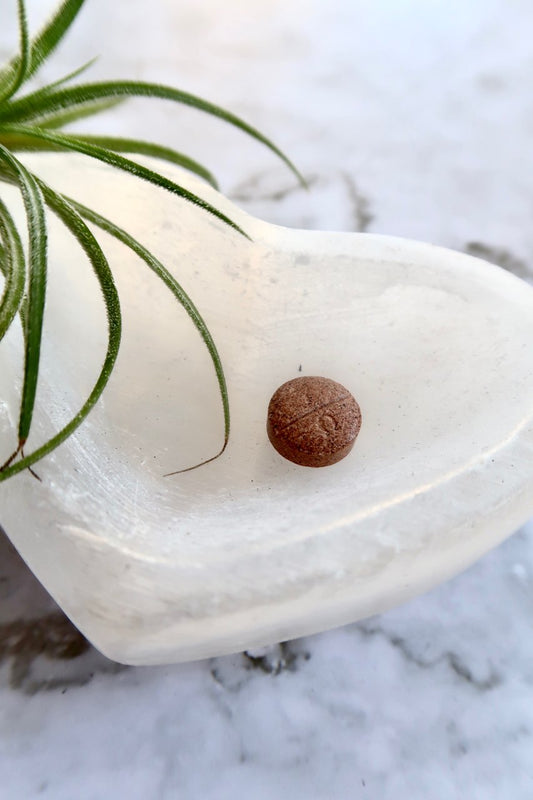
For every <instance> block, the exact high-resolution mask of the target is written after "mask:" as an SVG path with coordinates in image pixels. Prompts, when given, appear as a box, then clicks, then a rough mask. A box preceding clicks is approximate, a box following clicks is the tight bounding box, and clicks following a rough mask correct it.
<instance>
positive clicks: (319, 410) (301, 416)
mask: <svg viewBox="0 0 533 800" xmlns="http://www.w3.org/2000/svg"><path fill="white" fill-rule="evenodd" d="M360 427H361V409H360V408H359V405H358V403H357V401H356V400H355V398H354V397H353V396H352V395H351V394H350V392H349V391H348V389H346V388H345V387H344V386H342V385H341V384H340V383H337V382H336V381H332V380H330V379H329V378H318V377H303V378H294V380H292V381H288V382H287V383H284V384H283V385H282V386H280V387H279V389H277V390H276V391H275V392H274V394H273V395H272V399H271V400H270V403H269V406H268V419H267V433H268V438H269V439H270V441H271V443H272V445H273V446H274V447H275V449H276V450H277V451H278V453H280V455H282V456H284V457H285V458H287V459H288V460H289V461H292V462H294V463H295V464H299V465H300V466H303V467H328V466H330V464H335V463H336V462H337V461H340V460H341V459H342V458H344V457H345V456H347V455H348V453H349V452H350V450H351V449H352V447H353V444H354V442H355V439H356V437H357V434H358V433H359V429H360Z"/></svg>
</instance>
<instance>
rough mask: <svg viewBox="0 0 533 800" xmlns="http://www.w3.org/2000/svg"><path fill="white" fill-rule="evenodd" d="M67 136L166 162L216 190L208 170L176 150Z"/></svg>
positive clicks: (114, 138)
mask: <svg viewBox="0 0 533 800" xmlns="http://www.w3.org/2000/svg"><path fill="white" fill-rule="evenodd" d="M69 136H71V137H72V138H73V139H78V140H79V141H81V142H85V143H87V144H96V145H98V146H99V147H104V148H106V149H107V150H113V152H115V153H135V154H136V155H141V156H151V157H152V158H158V159H161V160H162V161H168V162H169V163H170V164H176V166H178V167H183V169H186V170H188V171H189V172H193V173H194V174H195V175H198V176H199V177H200V178H203V180H205V181H207V183H209V184H210V185H211V186H212V187H213V188H214V189H217V188H218V184H217V181H216V179H215V177H214V176H213V175H212V174H211V172H209V170H208V169H206V168H205V167H203V166H202V165H201V164H199V163H198V162H197V161H195V160H194V159H192V158H189V157H188V156H186V155H184V154H183V153H178V152H177V150H173V149H172V148H171V147H164V146H163V145H159V144H154V143H152V142H143V141H140V140H139V139H125V138H122V137H119V136H87V135H85V134H77V133H76V134H74V133H73V134H69Z"/></svg>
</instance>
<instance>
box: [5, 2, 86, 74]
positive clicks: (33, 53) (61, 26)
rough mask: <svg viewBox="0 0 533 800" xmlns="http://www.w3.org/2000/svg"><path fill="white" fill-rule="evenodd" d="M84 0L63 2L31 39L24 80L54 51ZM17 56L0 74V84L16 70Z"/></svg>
mask: <svg viewBox="0 0 533 800" xmlns="http://www.w3.org/2000/svg"><path fill="white" fill-rule="evenodd" d="M84 2H85V0H64V2H63V3H62V4H61V5H60V6H59V8H58V9H57V11H56V12H55V14H54V15H53V16H52V17H51V19H50V20H49V21H48V22H47V23H46V24H45V26H44V27H43V28H42V30H41V31H40V32H39V33H38V34H37V36H36V37H35V38H34V39H33V41H32V42H31V46H30V53H29V63H28V69H27V71H26V78H31V77H32V75H34V74H35V73H36V71H37V70H38V69H39V67H40V66H41V64H43V63H44V61H46V59H47V58H48V56H49V55H51V53H52V52H53V50H55V48H56V47H57V45H58V44H59V42H60V41H61V39H62V38H63V37H64V36H65V34H66V32H67V31H68V29H69V28H70V26H71V25H72V23H73V22H74V20H75V19H76V17H77V15H78V12H79V11H80V9H81V7H82V5H83V3H84ZM17 61H18V56H16V57H15V58H14V59H12V60H11V62H10V63H9V64H8V65H7V66H6V67H5V68H4V69H3V70H2V72H0V84H1V83H2V81H3V80H4V77H5V74H6V73H8V72H10V71H11V70H13V69H16V68H17Z"/></svg>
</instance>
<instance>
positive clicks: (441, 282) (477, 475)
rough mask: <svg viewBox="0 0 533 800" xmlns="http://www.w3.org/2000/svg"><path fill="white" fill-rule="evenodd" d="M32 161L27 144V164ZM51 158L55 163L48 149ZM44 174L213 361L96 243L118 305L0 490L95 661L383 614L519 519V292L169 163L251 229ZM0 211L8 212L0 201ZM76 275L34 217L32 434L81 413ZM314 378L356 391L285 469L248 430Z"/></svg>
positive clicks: (205, 650) (18, 352) (66, 412)
mask: <svg viewBox="0 0 533 800" xmlns="http://www.w3.org/2000/svg"><path fill="white" fill-rule="evenodd" d="M27 160H29V157H28V159H27ZM66 161H68V168H67V167H65V163H66ZM31 165H32V168H33V169H34V170H35V171H36V172H37V173H40V174H41V175H43V177H44V178H45V179H51V178H53V184H54V186H56V187H57V188H59V189H60V190H62V191H65V192H67V193H70V194H72V195H74V196H75V197H76V198H77V199H79V200H81V201H82V202H84V203H85V204H86V205H89V206H91V205H94V206H96V205H97V207H98V209H99V211H102V209H103V211H102V213H106V214H107V215H108V216H109V217H110V218H112V219H113V220H114V221H115V222H117V223H118V224H120V225H121V226H122V227H124V228H126V229H127V230H129V231H130V232H131V233H132V234H133V235H134V236H136V238H138V239H139V240H141V241H143V242H144V243H145V244H146V245H147V246H148V247H150V249H152V250H153V251H154V253H155V254H156V255H157V256H158V257H159V258H160V259H161V260H162V261H163V262H164V263H165V264H166V265H167V266H168V267H169V268H170V269H171V271H172V272H173V273H174V274H175V276H176V277H177V278H178V280H179V281H180V282H181V283H182V284H183V286H184V287H185V289H186V290H187V291H188V293H189V294H190V295H191V296H192V298H193V299H194V301H195V302H196V304H197V306H198V307H199V309H200V311H201V313H202V314H203V316H204V318H205V319H206V322H207V324H208V325H209V327H210V330H211V332H212V334H213V337H214V339H215V342H216V343H217V346H218V348H219V351H220V355H221V357H222V362H223V365H224V368H225V371H226V376H227V381H228V389H229V397H230V403H231V412H232V432H231V437H230V441H229V445H228V448H227V450H226V451H225V453H224V454H223V455H222V456H221V457H220V458H219V459H217V460H215V461H213V462H212V463H210V464H207V465H205V466H203V467H201V468H199V469H197V470H194V471H191V472H187V473H183V474H179V475H175V476H173V477H163V476H164V475H165V473H167V472H169V471H172V470H178V469H180V468H185V467H187V466H191V465H193V464H195V463H197V462H199V461H202V460H203V459H206V458H209V456H211V455H213V454H214V453H216V452H217V450H218V449H219V448H220V445H221V442H222V436H223V420H222V411H221V402H220V395H219V392H218V388H217V382H216V378H215V374H214V370H213V366H212V363H211V360H210V358H209V355H208V353H207V350H206V348H205V346H204V345H203V343H202V341H201V339H200V337H199V335H198V333H197V332H196V330H195V328H194V326H193V325H192V323H191V322H190V320H189V318H188V317H187V315H186V314H185V313H184V312H183V310H182V309H181V308H180V307H179V306H178V305H177V304H176V301H175V300H174V299H173V298H172V297H171V295H170V294H169V293H168V291H166V290H165V287H164V286H162V284H161V283H160V282H158V280H157V278H156V277H155V276H154V275H153V274H152V273H150V272H149V271H148V270H147V269H146V268H145V266H144V265H143V264H142V263H141V262H139V261H137V259H136V258H135V257H134V256H133V255H131V253H130V252H129V251H127V250H126V249H125V248H123V247H122V246H121V245H118V244H117V243H116V242H114V241H113V240H111V239H110V238H109V237H106V236H105V235H102V234H99V238H100V241H101V242H102V244H103V246H104V249H105V250H106V253H107V254H108V256H109V258H110V263H111V265H112V267H113V269H114V271H115V275H116V279H117V283H118V287H119V292H120V294H121V297H122V302H123V313H124V340H123V346H122V350H121V353H120V355H119V360H118V363H117V368H116V372H115V373H114V375H113V376H112V378H111V381H110V384H109V386H108V388H107V389H106V392H105V393H104V395H103V398H102V400H101V402H100V403H99V404H98V405H97V406H96V408H95V409H94V410H93V411H92V412H91V414H90V416H89V418H88V420H87V422H86V423H85V424H84V425H82V426H81V428H79V429H78V431H77V432H76V434H75V435H74V436H73V437H72V438H71V439H69V440H68V441H67V442H66V443H65V444H64V445H62V446H61V447H60V448H59V449H58V450H57V451H55V452H54V453H53V454H52V455H51V456H49V457H47V458H46V459H45V460H43V461H42V462H40V463H39V464H38V465H37V467H36V468H37V471H38V472H39V474H40V476H41V478H42V483H39V482H38V481H36V480H34V478H32V476H31V475H29V474H28V473H25V474H19V475H17V476H15V477H13V478H12V479H10V480H7V481H4V482H3V483H2V484H0V523H1V524H2V525H3V526H4V528H5V530H6V532H7V534H8V535H9V537H10V538H11V540H12V541H13V543H14V544H15V546H16V547H17V548H18V550H19V552H20V553H21V555H22V556H23V557H24V558H25V560H26V561H27V563H28V564H29V565H30V567H31V568H32V569H33V571H34V572H35V573H36V575H37V576H38V577H39V578H40V580H41V581H42V582H43V583H44V585H45V586H46V587H47V589H48V590H49V591H50V592H51V593H52V595H53V596H54V597H55V599H56V600H57V602H58V603H59V604H60V605H61V606H62V608H63V609H64V610H65V612H66V613H67V614H68V615H69V616H70V617H71V618H72V620H73V621H74V622H75V623H76V625H78V626H79V628H80V629H81V630H82V631H83V633H84V634H85V635H86V636H87V637H88V638H89V639H90V640H91V641H92V642H94V644H95V645H96V646H97V647H98V648H100V649H101V650H102V651H103V652H104V653H106V654H107V655H108V656H110V657H111V658H114V659H117V660H119V661H123V662H127V663H132V664H152V663H163V662H173V661H180V660H187V659H194V658H202V657H207V656H212V655H216V654H222V653H227V652H231V651H236V650H239V649H243V648H249V647H252V646H256V645H262V644H266V643H269V642H273V641H279V640H283V639H287V638H290V637H295V636H300V635H303V634H309V633H312V632H316V631H319V630H321V629H324V628H326V627H329V626H334V625H340V624H343V623H346V622H350V621H354V620H356V619H358V618H361V617H364V616H367V615H370V614H373V613H376V612H379V611H381V610H383V609H386V608H388V607H390V606H392V605H394V604H397V603H400V602H401V601H403V600H405V599H406V598H408V597H410V596H412V595H414V594H416V593H419V592H422V591H425V590H426V589H428V588H430V587H431V586H434V585H435V584H437V583H438V582H439V581H442V580H444V579H446V578H448V577H450V576H451V575H453V574H454V573H456V572H458V571H459V570H461V569H463V568H464V567H466V566H467V565H468V564H470V563H472V562H473V561H474V560H475V559H476V558H478V557H479V556H480V555H482V554H483V553H484V552H485V551H487V550H488V549H489V548H491V547H493V546H494V545H495V544H497V543H498V542H499V541H501V540H502V539H503V538H504V537H505V536H507V535H508V534H509V533H511V532H512V531H513V530H515V529H516V528H517V527H518V526H519V525H520V524H521V523H523V522H525V521H526V519H527V518H528V517H529V516H530V515H531V514H532V513H533V289H532V288H531V287H530V286H528V285H527V284H526V283H524V282H523V281H520V280H519V279H518V278H516V277H514V276H513V275H511V274H509V273H507V272H505V271H503V270H501V269H499V268H497V267H495V266H493V265H491V264H488V263H486V262H483V261H481V260H479V259H476V258H472V257H470V256H467V255H464V254H461V253H457V252H452V251H450V250H445V249H442V248H440V247H434V246H431V245H428V244H422V243H419V242H413V241H407V240H402V239H397V238H389V237H386V236H376V235H371V234H353V233H350V234H343V233H323V232H308V231H300V230H289V229H285V228H281V227H278V226H274V225H270V224H267V223H265V222H262V221H260V220H257V219H255V218H253V217H250V216H248V215H246V214H244V213H243V212H242V211H241V210H240V209H238V208H237V207H235V206H234V205H233V204H231V203H230V202H229V201H228V200H227V199H225V198H224V197H222V196H221V195H218V194H217V193H216V192H214V190H212V189H210V188H209V187H206V186H204V185H203V184H201V183H200V182H198V181H197V180H195V179H193V178H191V177H190V176H189V175H187V174H185V173H182V172H180V171H178V170H173V169H170V168H169V170H168V172H169V174H170V175H171V176H172V177H174V178H175V179H176V180H178V181H180V182H181V183H182V184H184V185H186V186H188V187H189V188H191V189H193V190H194V191H196V192H197V193H200V194H202V196H204V197H205V198H206V199H207V200H209V201H210V202H212V203H213V204H214V205H215V206H217V207H219V208H221V209H222V210H223V211H224V212H225V213H227V214H228V216H230V217H231V218H232V219H234V220H235V221H236V222H237V223H238V224H239V225H241V226H242V228H243V229H244V230H245V231H246V232H247V233H248V234H249V235H250V237H251V239H252V241H248V240H247V239H245V238H244V237H242V236H240V235H239V234H237V233H235V232H232V231H231V230H230V229H228V228H227V227H225V226H224V225H223V224H221V223H219V222H218V221H217V220H215V219H214V218H212V217H210V216H209V215H208V214H206V213H204V212H202V211H200V210H198V209H197V208H194V207H192V206H191V205H189V204H187V203H185V202H184V201H182V200H180V199H177V198H176V197H174V196H171V195H170V194H168V193H166V192H164V191H162V190H160V189H156V188H154V187H152V186H150V185H148V184H146V183H143V182H139V181H136V180H134V179H132V178H131V177H129V176H127V175H124V174H120V173H118V172H115V171H112V170H110V169H108V168H107V167H104V166H103V165H95V164H94V163H91V162H89V161H86V160H84V159H82V158H79V157H70V156H68V157H65V156H64V155H61V156H56V155H48V156H45V155H40V156H37V155H35V156H32V157H31ZM6 199H7V200H8V201H9V202H10V205H11V207H12V208H13V209H14V210H15V211H16V212H17V213H19V214H20V209H18V210H17V202H16V200H15V199H14V193H9V192H6ZM105 342H106V325H105V314H104V310H103V305H102V302H101V298H100V297H99V292H98V287H97V285H96V282H95V280H94V278H93V276H92V273H91V270H90V267H89V266H88V264H86V263H84V258H83V256H82V255H81V253H80V250H79V248H78V247H77V246H76V244H75V243H74V241H73V240H71V238H70V237H69V236H68V235H67V234H65V233H63V232H62V231H61V228H60V227H59V226H54V225H53V224H52V233H51V270H50V279H49V297H48V305H47V311H46V319H45V343H44V349H43V361H42V367H41V375H40V384H39V393H38V407H39V411H38V413H37V415H36V418H35V430H34V432H33V433H32V439H31V440H30V441H29V442H28V449H31V446H33V447H34V446H37V445H38V444H39V443H40V442H41V441H42V440H44V439H45V438H48V437H49V436H51V435H52V434H53V433H54V432H55V431H57V430H58V429H59V428H60V427H62V425H64V424H65V422H66V421H67V420H68V419H69V418H70V417H71V416H72V415H73V414H74V413H76V411H77V410H78V408H79V406H80V405H81V403H82V402H83V400H84V398H85V396H86V395H87V393H88V391H89V389H90V387H91V385H92V382H93V381H94V378H95V375H96V374H97V371H98V368H99V365H100V363H101V360H102V357H103V352H104V349H105ZM21 358H22V343H21V335H20V332H17V331H13V332H10V333H9V334H8V337H7V338H6V339H5V340H4V342H3V343H2V347H1V348H0V397H1V398H2V401H1V402H0V447H1V452H0V456H4V454H5V455H6V456H7V454H8V453H9V451H10V450H11V449H12V448H13V445H14V443H15V430H16V416H17V408H18V396H19V391H20V376H21ZM298 375H324V376H326V377H329V378H332V379H334V380H336V381H339V382H341V383H342V384H344V385H345V386H346V387H347V388H348V389H349V390H350V391H351V392H352V393H353V394H354V396H355V397H356V399H357V400H358V402H359V404H360V406H361V409H362V414H363V425H362V428H361V432H360V434H359V437H358V439H357V442H356V444H355V447H354V449H353V451H352V453H351V454H350V455H349V456H348V457H347V458H346V459H344V460H343V461H341V462H340V463H338V464H336V465H334V466H331V467H328V468H324V469H310V468H305V467H298V466H296V465H294V464H292V463H289V462H288V461H285V460H284V459H283V458H281V457H280V456H279V455H278V454H277V453H276V452H275V451H274V449H273V448H272V447H271V445H270V444H269V441H268V438H267V434H266V429H265V423H266V411H267V406H268V402H269V399H270V397H271V395H272V392H273V391H274V390H275V389H276V388H277V387H278V386H279V385H280V384H282V383H283V382H285V381H287V380H289V379H290V378H293V377H297V376H298Z"/></svg>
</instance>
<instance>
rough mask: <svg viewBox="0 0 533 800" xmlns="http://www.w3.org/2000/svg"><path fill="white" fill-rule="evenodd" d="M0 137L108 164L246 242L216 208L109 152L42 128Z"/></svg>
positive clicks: (14, 129) (8, 130)
mask: <svg viewBox="0 0 533 800" xmlns="http://www.w3.org/2000/svg"><path fill="white" fill-rule="evenodd" d="M1 133H2V135H4V134H15V135H23V136H26V137H27V138H28V139H35V140H36V141H42V142H50V143H51V144H54V145H57V146H58V147H60V148H62V149H64V150H73V151H74V152H77V153H82V154H83V155H86V156H90V157H91V158H96V159H97V160H98V161H103V162H104V163H106V164H110V165H111V166H113V167H117V168H118V169H121V170H123V171H125V172H129V173H131V174H132V175H135V176H137V177H138V178H143V180H146V181H148V182H149V183H153V184H155V185H156V186H160V187H161V188H162V189H166V190H167V191H168V192H171V193H172V194H176V195H178V197H181V198H183V199H184V200H188V201H189V202H190V203H193V204H194V205H196V206H199V207H200V208H202V209H203V210H204V211H207V212H208V213H209V214H212V215H213V216H214V217H217V219H219V220H221V221H222V222H224V223H225V224H226V225H229V227H230V228H233V229H234V230H236V231H238V232H239V233H241V234H242V235H243V236H245V237H246V238H247V239H248V238H249V236H248V235H247V234H246V233H245V232H244V231H243V230H242V228H240V227H239V226H238V225H237V224H236V223H235V222H233V220H231V219H230V218H229V217H227V216H226V215H225V214H223V213H222V212H221V211H219V210H218V209H217V208H215V207H214V206H212V205H211V203H208V202H207V201H206V200H203V199H202V198H201V197H198V195H196V194H194V193H193V192H190V191H189V190H188V189H185V188H184V187H183V186H179V185H178V184H177V183H174V181H171V180H169V178H165V177H164V176H163V175H160V174H159V173H158V172H154V170H151V169H149V168H148V167H144V166H142V165H141V164H137V162H135V161H131V160H130V159H129V158H124V156H121V155H119V154H118V153H113V152H111V151H110V150H106V149H105V148H103V147H99V146H98V145H96V144H86V143H85V142H83V141H81V140H80V139H77V138H76V137H74V136H70V135H66V134H62V133H53V132H52V131H48V130H44V129H42V128H32V127H29V126H22V125H17V126H6V127H3V128H2V130H1Z"/></svg>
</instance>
